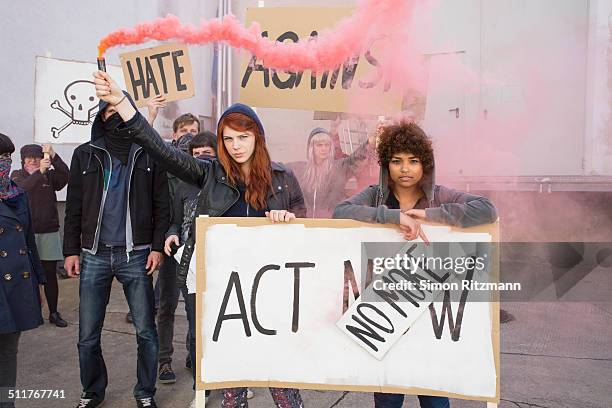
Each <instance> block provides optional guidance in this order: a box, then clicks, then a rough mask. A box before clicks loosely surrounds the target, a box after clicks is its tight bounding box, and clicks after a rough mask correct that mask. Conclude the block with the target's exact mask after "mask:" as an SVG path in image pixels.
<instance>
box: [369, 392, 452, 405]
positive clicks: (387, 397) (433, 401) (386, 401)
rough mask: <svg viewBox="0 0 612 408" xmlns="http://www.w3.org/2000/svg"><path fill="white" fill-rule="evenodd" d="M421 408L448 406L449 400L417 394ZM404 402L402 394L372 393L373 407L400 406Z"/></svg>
mask: <svg viewBox="0 0 612 408" xmlns="http://www.w3.org/2000/svg"><path fill="white" fill-rule="evenodd" d="M418 397H419V403H420V404H421V408H450V401H449V400H448V398H446V397H429V396H427V395H419V396H418ZM403 404H404V394H383V393H381V392H375V393H374V407H375V408H401V407H402V405H403Z"/></svg>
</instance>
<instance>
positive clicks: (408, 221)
mask: <svg viewBox="0 0 612 408" xmlns="http://www.w3.org/2000/svg"><path fill="white" fill-rule="evenodd" d="M400 229H401V230H402V234H403V235H404V239H405V240H406V241H412V240H415V239H417V237H418V238H421V239H422V240H423V241H424V242H425V243H426V244H429V239H428V238H427V235H425V232H424V231H423V228H421V224H420V223H419V222H418V221H417V220H415V219H414V218H412V217H411V216H409V215H408V214H406V213H404V212H401V213H400Z"/></svg>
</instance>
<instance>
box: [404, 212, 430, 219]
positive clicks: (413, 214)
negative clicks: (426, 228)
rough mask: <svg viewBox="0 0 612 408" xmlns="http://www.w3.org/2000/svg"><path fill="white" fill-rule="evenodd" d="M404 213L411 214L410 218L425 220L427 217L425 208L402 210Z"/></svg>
mask: <svg viewBox="0 0 612 408" xmlns="http://www.w3.org/2000/svg"><path fill="white" fill-rule="evenodd" d="M404 214H406V215H409V216H411V217H412V218H416V219H417V220H423V221H424V220H426V219H427V213H426V212H425V210H415V209H412V210H406V211H404Z"/></svg>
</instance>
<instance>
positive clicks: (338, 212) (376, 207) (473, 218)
mask: <svg viewBox="0 0 612 408" xmlns="http://www.w3.org/2000/svg"><path fill="white" fill-rule="evenodd" d="M419 185H420V187H421V189H422V190H423V193H424V194H425V197H423V198H421V199H420V200H419V201H418V202H417V204H416V205H415V207H414V208H415V209H425V213H426V214H427V221H432V222H437V223H441V224H449V225H455V226H459V227H472V226H475V225H481V224H488V223H491V222H494V221H495V220H496V219H497V211H496V210H495V207H494V206H493V204H492V203H491V201H489V200H488V199H487V198H484V197H481V196H477V195H474V194H469V193H464V192H461V191H457V190H453V189H451V188H447V187H444V186H440V185H436V184H435V168H433V169H432V171H431V173H430V174H424V175H423V178H422V179H421V181H420V182H419ZM390 193H391V189H390V188H389V171H388V169H387V168H386V167H381V169H380V180H379V184H378V185H373V186H370V187H368V188H366V189H365V190H363V191H361V192H360V193H358V194H356V195H354V196H353V197H351V198H349V199H347V200H345V201H343V202H341V203H340V204H338V205H337V206H336V208H335V209H334V214H333V218H345V219H352V220H357V221H365V222H376V223H379V224H399V222H400V210H399V209H394V208H389V207H387V206H386V205H385V203H386V202H387V199H388V198H389V194H390Z"/></svg>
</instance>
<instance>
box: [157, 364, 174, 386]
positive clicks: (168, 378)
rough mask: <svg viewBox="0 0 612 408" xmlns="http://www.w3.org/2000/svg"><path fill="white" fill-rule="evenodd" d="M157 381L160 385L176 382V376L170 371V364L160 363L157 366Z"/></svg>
mask: <svg viewBox="0 0 612 408" xmlns="http://www.w3.org/2000/svg"><path fill="white" fill-rule="evenodd" d="M158 380H159V382H160V383H162V384H174V383H175V382H176V375H175V374H174V371H172V366H171V365H170V363H162V364H161V365H160V366H159V377H158Z"/></svg>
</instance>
